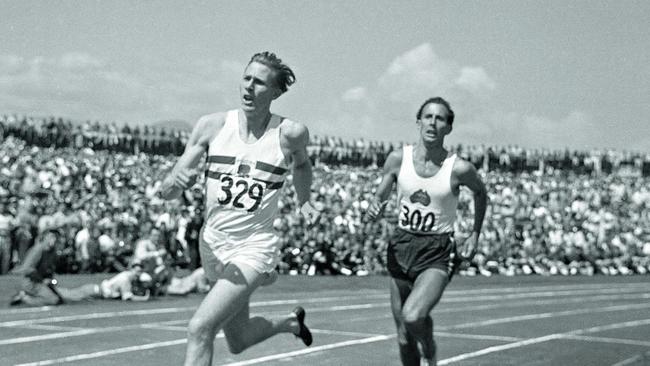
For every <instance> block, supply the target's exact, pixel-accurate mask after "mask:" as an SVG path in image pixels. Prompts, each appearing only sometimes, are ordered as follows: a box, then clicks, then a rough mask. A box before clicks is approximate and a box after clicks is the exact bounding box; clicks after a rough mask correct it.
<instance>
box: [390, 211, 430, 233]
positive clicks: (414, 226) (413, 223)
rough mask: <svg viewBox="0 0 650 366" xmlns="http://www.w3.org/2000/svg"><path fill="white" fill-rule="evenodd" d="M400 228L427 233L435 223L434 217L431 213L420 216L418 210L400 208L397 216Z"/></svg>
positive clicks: (420, 213)
mask: <svg viewBox="0 0 650 366" xmlns="http://www.w3.org/2000/svg"><path fill="white" fill-rule="evenodd" d="M399 222H400V226H401V227H403V228H405V229H410V230H411V231H420V232H425V233H426V232H429V231H431V230H432V229H433V224H435V222H436V216H435V215H434V214H433V212H427V213H426V214H424V215H423V214H422V212H420V210H418V209H410V208H409V207H408V206H402V209H401V211H400V215H399Z"/></svg>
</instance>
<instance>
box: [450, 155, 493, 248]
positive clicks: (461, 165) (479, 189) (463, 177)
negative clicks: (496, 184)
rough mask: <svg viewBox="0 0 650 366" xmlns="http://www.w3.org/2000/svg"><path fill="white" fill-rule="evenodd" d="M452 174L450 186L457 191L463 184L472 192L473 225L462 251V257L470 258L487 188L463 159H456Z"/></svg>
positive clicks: (483, 209)
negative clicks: (452, 178)
mask: <svg viewBox="0 0 650 366" xmlns="http://www.w3.org/2000/svg"><path fill="white" fill-rule="evenodd" d="M453 176H454V177H455V178H454V181H453V182H452V187H455V188H454V190H455V191H456V192H458V187H459V186H461V185H463V186H466V187H467V188H469V189H470V190H471V191H472V193H473V194H474V227H473V229H472V235H471V236H470V237H469V238H468V240H467V241H466V242H465V245H464V248H463V251H462V255H463V257H465V258H466V259H468V260H471V259H472V257H474V254H476V249H477V248H478V238H479V236H480V234H481V228H482V227H483V219H484V218H485V211H486V209H487V190H486V189H485V184H483V181H482V180H481V178H480V177H479V175H478V172H477V171H476V168H474V165H472V164H471V163H469V162H467V161H465V160H462V159H457V160H456V164H454V174H453Z"/></svg>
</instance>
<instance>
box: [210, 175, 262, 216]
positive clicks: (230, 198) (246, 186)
mask: <svg viewBox="0 0 650 366" xmlns="http://www.w3.org/2000/svg"><path fill="white" fill-rule="evenodd" d="M221 183H222V184H221V190H222V191H223V192H224V193H225V197H222V198H219V199H218V201H219V203H220V204H222V205H228V204H230V203H231V202H232V207H234V208H237V209H245V210H246V211H248V212H253V211H255V210H257V208H258V207H259V206H260V204H261V203H262V197H264V186H263V185H262V184H260V183H257V182H250V183H249V181H248V180H245V179H237V181H235V180H233V178H232V177H230V176H228V175H224V176H222V177H221ZM251 200H252V202H253V204H252V205H251V206H250V207H249V208H246V206H247V204H250V202H251Z"/></svg>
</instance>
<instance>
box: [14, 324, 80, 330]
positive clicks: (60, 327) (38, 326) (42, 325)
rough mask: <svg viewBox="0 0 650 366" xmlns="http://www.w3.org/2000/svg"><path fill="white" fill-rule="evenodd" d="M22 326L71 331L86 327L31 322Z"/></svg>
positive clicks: (24, 327)
mask: <svg viewBox="0 0 650 366" xmlns="http://www.w3.org/2000/svg"><path fill="white" fill-rule="evenodd" d="M20 328H23V329H35V330H53V331H59V332H61V331H71V330H79V329H85V328H81V327H64V326H60V325H45V324H30V325H21V326H20Z"/></svg>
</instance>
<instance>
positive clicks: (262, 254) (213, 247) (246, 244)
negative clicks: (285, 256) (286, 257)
mask: <svg viewBox="0 0 650 366" xmlns="http://www.w3.org/2000/svg"><path fill="white" fill-rule="evenodd" d="M279 243H280V240H279V238H278V236H277V235H276V234H275V233H272V232H263V233H254V234H252V235H250V236H248V237H246V238H234V237H232V236H231V235H228V234H226V233H223V232H220V231H217V230H214V229H206V228H204V229H203V230H202V232H201V235H200V241H199V253H200V255H201V263H202V266H203V269H204V270H205V276H206V277H207V278H208V279H209V280H210V281H211V282H214V281H216V280H217V279H218V278H219V276H220V274H221V273H222V272H223V270H224V268H225V266H226V265H227V264H228V263H233V264H235V265H236V264H244V265H247V266H249V267H251V268H253V269H255V270H256V271H257V272H259V273H262V274H264V273H270V272H273V271H274V270H275V267H276V266H277V265H278V262H279V260H280V249H279Z"/></svg>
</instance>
